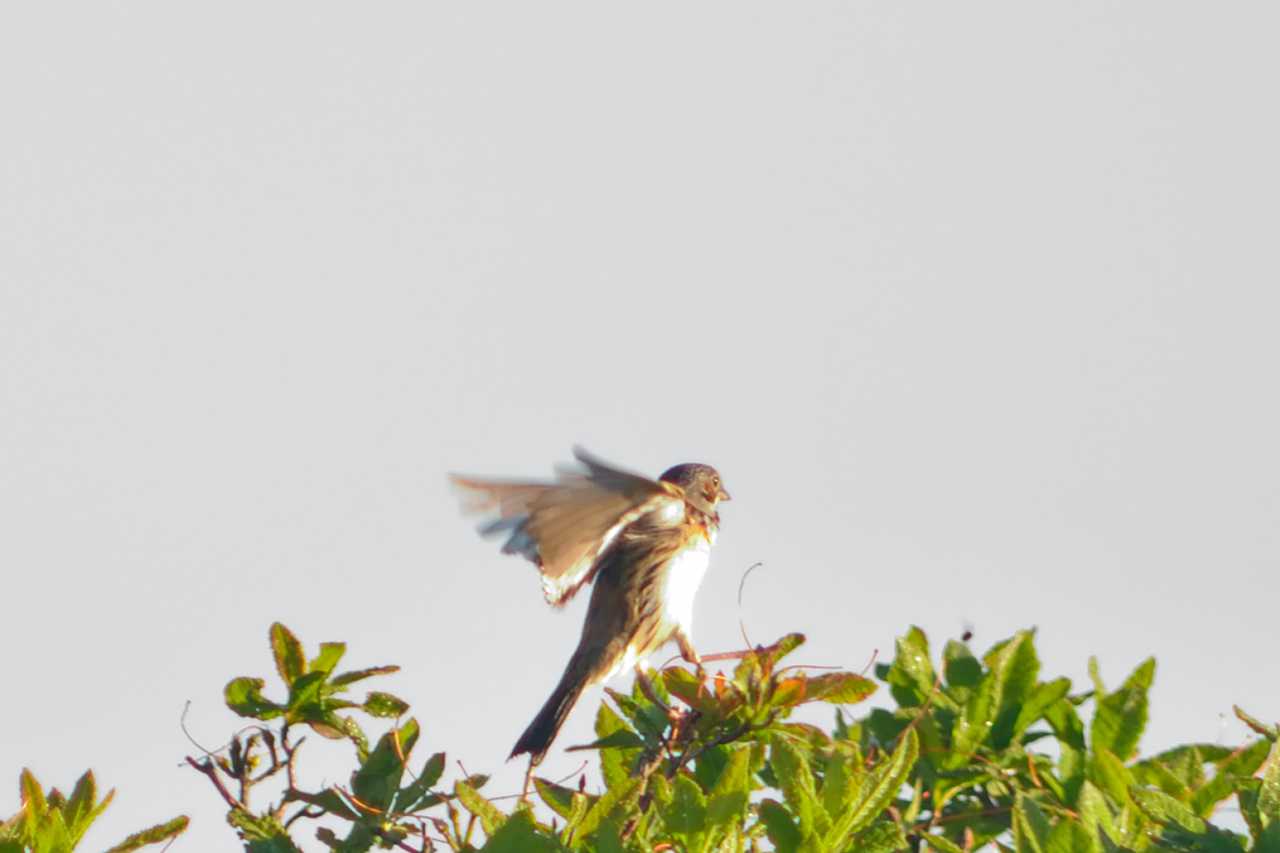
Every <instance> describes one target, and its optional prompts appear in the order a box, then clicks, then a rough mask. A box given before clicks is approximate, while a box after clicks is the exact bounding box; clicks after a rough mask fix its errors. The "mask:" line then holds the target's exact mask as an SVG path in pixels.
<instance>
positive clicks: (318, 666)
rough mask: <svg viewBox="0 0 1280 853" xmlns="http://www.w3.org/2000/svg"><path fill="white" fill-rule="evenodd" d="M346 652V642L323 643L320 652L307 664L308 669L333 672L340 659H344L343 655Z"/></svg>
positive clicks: (326, 672) (327, 672)
mask: <svg viewBox="0 0 1280 853" xmlns="http://www.w3.org/2000/svg"><path fill="white" fill-rule="evenodd" d="M346 653H347V644H346V643H321V644H320V654H318V655H316V656H315V657H314V658H312V659H311V663H309V664H308V665H307V670H308V671H310V672H323V673H325V674H326V675H328V674H329V673H331V672H333V668H334V667H336V666H337V665H338V661H340V660H342V656H343V655H344V654H346Z"/></svg>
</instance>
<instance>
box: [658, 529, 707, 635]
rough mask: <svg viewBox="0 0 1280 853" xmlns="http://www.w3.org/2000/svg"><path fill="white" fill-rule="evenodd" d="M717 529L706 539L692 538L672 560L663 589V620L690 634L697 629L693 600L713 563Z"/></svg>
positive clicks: (701, 537)
mask: <svg viewBox="0 0 1280 853" xmlns="http://www.w3.org/2000/svg"><path fill="white" fill-rule="evenodd" d="M714 539H715V533H714V531H713V530H708V531H707V532H706V535H705V536H695V537H691V541H690V543H689V544H688V545H686V546H685V548H684V549H683V550H681V551H680V552H679V553H678V554H676V555H675V556H674V557H672V558H671V562H670V564H669V565H668V566H667V570H666V573H665V574H666V579H665V583H664V584H663V590H662V610H663V617H664V620H663V621H665V622H666V623H667V624H668V626H670V627H672V628H680V629H681V630H682V631H684V633H685V634H686V635H689V634H692V630H693V599H694V596H696V595H697V593H698V587H699V586H700V585H701V584H702V577H703V575H705V574H706V573H707V565H708V564H709V563H710V561H711V543H712V542H713V541H714Z"/></svg>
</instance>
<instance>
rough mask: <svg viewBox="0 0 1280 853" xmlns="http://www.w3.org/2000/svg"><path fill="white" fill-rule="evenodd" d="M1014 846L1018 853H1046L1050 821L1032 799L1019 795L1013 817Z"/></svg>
mask: <svg viewBox="0 0 1280 853" xmlns="http://www.w3.org/2000/svg"><path fill="white" fill-rule="evenodd" d="M1011 823H1012V826H1013V846H1014V849H1015V850H1017V851H1018V853H1046V850H1045V847H1046V845H1047V843H1048V840H1049V831H1050V826H1049V819H1048V818H1046V817H1045V816H1044V812H1043V811H1041V810H1040V806H1039V805H1037V804H1036V801H1035V800H1033V799H1031V798H1030V797H1027V796H1024V795H1023V794H1022V793H1021V792H1019V793H1018V796H1017V799H1016V803H1015V805H1014V809H1013V815H1012V821H1011Z"/></svg>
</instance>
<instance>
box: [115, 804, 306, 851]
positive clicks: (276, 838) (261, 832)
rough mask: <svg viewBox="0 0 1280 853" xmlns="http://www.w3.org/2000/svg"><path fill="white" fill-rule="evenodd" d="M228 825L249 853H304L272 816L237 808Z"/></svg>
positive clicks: (229, 816) (229, 817)
mask: <svg viewBox="0 0 1280 853" xmlns="http://www.w3.org/2000/svg"><path fill="white" fill-rule="evenodd" d="M227 823H229V824H231V825H232V826H234V827H235V828H236V829H237V830H238V831H239V833H240V837H241V838H243V839H244V840H245V841H246V842H247V843H246V844H245V850H246V851H247V853H302V851H300V850H299V849H298V848H297V846H296V845H294V843H293V841H292V840H291V839H290V838H289V833H288V832H286V831H285V828H284V825H283V824H282V823H280V821H279V820H277V819H276V818H274V817H272V816H271V815H254V814H250V813H249V812H246V811H245V810H244V809H239V808H235V809H232V810H231V811H229V812H227ZM108 853H111V852H110V851H108Z"/></svg>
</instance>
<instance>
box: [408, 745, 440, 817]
mask: <svg viewBox="0 0 1280 853" xmlns="http://www.w3.org/2000/svg"><path fill="white" fill-rule="evenodd" d="M443 773H444V753H443V752H437V753H435V754H434V755H432V756H431V757H430V758H428V759H427V763H426V764H424V765H422V772H421V773H419V774H418V778H416V779H414V780H413V781H412V782H410V783H409V784H408V785H406V786H405V787H404V788H402V789H401V790H400V793H399V795H397V796H396V810H397V811H402V812H413V811H417V810H418V809H420V808H426V806H427V805H434V803H429V802H428V800H429V798H430V797H431V796H432V795H431V789H432V788H433V787H434V786H435V784H436V783H437V782H439V781H440V776H441V775H442V774H443Z"/></svg>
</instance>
